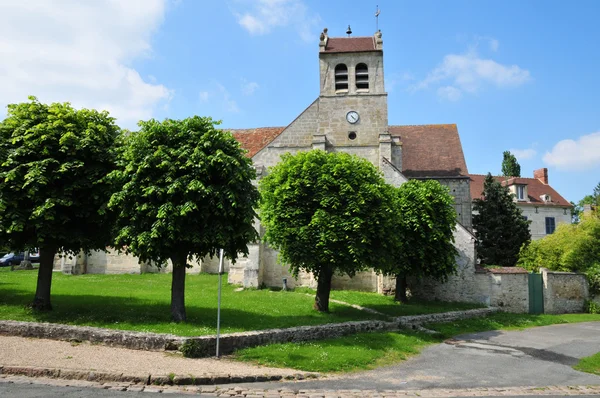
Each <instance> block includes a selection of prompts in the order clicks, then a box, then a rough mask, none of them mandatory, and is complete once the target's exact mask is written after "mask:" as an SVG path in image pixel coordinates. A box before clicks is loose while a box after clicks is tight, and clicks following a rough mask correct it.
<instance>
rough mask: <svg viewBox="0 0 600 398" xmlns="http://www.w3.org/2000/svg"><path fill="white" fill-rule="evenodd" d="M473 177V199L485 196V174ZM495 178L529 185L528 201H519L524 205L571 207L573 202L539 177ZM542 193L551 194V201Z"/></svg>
mask: <svg viewBox="0 0 600 398" xmlns="http://www.w3.org/2000/svg"><path fill="white" fill-rule="evenodd" d="M469 177H470V178H471V197H472V198H473V199H476V198H483V197H482V196H481V194H482V192H483V181H484V180H485V176H484V175H482V174H470V175H469ZM494 179H495V180H496V181H498V182H500V183H502V185H506V184H507V183H508V185H514V184H518V185H527V196H528V201H519V204H522V205H532V206H568V207H571V204H570V203H569V201H568V200H566V199H565V198H563V197H562V196H560V194H559V193H558V192H556V191H555V190H554V189H553V188H552V187H551V186H550V185H546V184H544V183H543V182H541V181H540V180H538V179H537V178H521V177H518V178H516V177H512V178H509V179H508V181H506V177H502V176H494ZM542 195H550V198H551V202H548V203H546V202H544V201H543V200H542V198H541V196H542Z"/></svg>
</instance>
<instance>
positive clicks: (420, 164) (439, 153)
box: [229, 124, 469, 178]
mask: <svg viewBox="0 0 600 398" xmlns="http://www.w3.org/2000/svg"><path fill="white" fill-rule="evenodd" d="M284 129H285V127H259V128H253V129H231V130H229V131H231V133H232V134H233V136H234V137H235V139H236V140H238V141H239V142H240V143H241V144H242V148H244V149H246V150H247V151H248V152H247V153H246V156H247V157H250V158H251V157H253V156H254V155H256V154H257V153H258V152H259V151H260V150H261V149H263V148H264V147H266V146H267V145H268V144H269V143H270V142H272V141H273V140H274V139H275V138H276V137H277V136H278V135H279V134H281V132H282V131H283V130H284ZM389 133H390V134H391V135H392V136H399V137H400V141H401V142H402V173H403V174H404V175H405V176H406V177H409V178H420V177H421V178H423V177H460V176H468V173H469V172H468V170H467V165H466V163H465V157H464V155H463V151H462V146H461V143H460V138H459V136H458V130H457V128H456V125H455V124H426V125H418V126H389Z"/></svg>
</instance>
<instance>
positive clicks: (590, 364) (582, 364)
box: [573, 352, 600, 376]
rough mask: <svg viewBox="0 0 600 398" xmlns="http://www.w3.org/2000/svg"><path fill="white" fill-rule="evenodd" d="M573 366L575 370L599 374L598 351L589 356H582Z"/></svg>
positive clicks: (599, 355)
mask: <svg viewBox="0 0 600 398" xmlns="http://www.w3.org/2000/svg"><path fill="white" fill-rule="evenodd" d="M573 368H574V369H575V370H580V371H582V372H587V373H591V374H595V375H598V376H600V352H599V353H597V354H594V355H592V356H591V357H585V358H582V359H581V361H579V363H578V364H577V365H575V366H573Z"/></svg>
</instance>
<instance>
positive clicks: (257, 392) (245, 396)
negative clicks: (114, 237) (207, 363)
mask: <svg viewBox="0 0 600 398" xmlns="http://www.w3.org/2000/svg"><path fill="white" fill-rule="evenodd" d="M0 383H16V384H38V385H44V386H55V387H66V386H75V387H80V388H101V389H105V390H114V391H130V392H154V393H165V394H167V393H180V394H193V395H200V396H207V395H208V396H211V397H215V396H216V397H223V398H400V397H407V396H408V397H499V396H548V395H552V396H577V395H588V396H589V395H600V385H585V386H583V385H580V386H523V387H472V388H444V389H440V388H432V389H406V390H342V389H340V390H328V389H327V390H324V389H320V390H312V389H310V390H309V389H290V388H275V389H262V388H260V389H253V388H251V387H249V388H248V387H247V386H245V387H240V386H233V387H224V388H221V387H219V386H217V385H212V386H189V385H162V386H157V385H147V384H132V383H127V382H125V383H123V382H112V381H109V382H96V381H86V380H66V379H56V378H54V379H53V378H47V377H40V378H29V377H27V376H11V375H2V374H0Z"/></svg>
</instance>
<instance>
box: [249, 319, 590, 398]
mask: <svg viewBox="0 0 600 398" xmlns="http://www.w3.org/2000/svg"><path fill="white" fill-rule="evenodd" d="M597 352H600V322H588V323H576V324H565V325H553V326H544V327H538V328H532V329H527V330H524V331H512V332H503V331H490V332H483V333H474V334H469V335H463V336H459V337H457V338H456V341H454V342H452V344H448V343H444V344H438V345H435V346H431V347H429V348H427V349H425V350H424V351H423V352H422V353H421V355H419V356H416V357H414V358H411V359H409V360H408V361H406V362H403V363H400V364H398V365H393V366H389V367H384V368H379V369H376V370H372V371H367V372H360V373H355V374H352V375H348V376H342V377H339V378H335V379H329V380H307V381H303V382H297V383H276V384H274V383H260V384H254V385H253V386H254V388H276V386H281V387H287V388H291V389H293V390H297V389H332V390H339V389H360V390H401V389H410V390H412V389H429V388H473V387H520V386H567V385H600V376H594V375H591V374H587V373H583V372H578V371H575V370H574V369H573V368H572V367H571V366H572V365H574V364H576V363H577V362H578V361H579V359H580V358H582V357H585V356H590V355H593V354H595V353H597ZM247 386H249V385H247Z"/></svg>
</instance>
